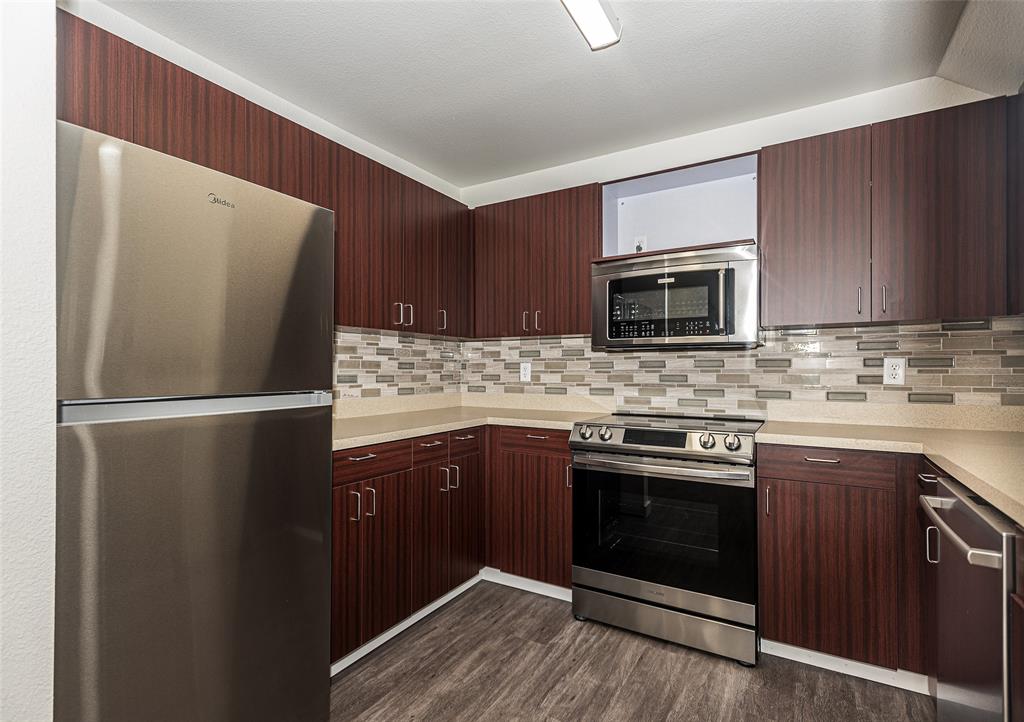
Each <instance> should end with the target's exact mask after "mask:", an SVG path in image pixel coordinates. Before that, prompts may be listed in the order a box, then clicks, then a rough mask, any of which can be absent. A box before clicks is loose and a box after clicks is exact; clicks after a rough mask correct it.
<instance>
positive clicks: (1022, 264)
mask: <svg viewBox="0 0 1024 722" xmlns="http://www.w3.org/2000/svg"><path fill="white" fill-rule="evenodd" d="M1006 157H1007V167H1006V213H1007V216H1006V222H1007V227H1006V234H1007V237H1006V241H1007V242H1006V251H1007V258H1006V260H1007V267H1008V269H1009V274H1010V277H1009V279H1008V288H1007V291H1008V295H1009V298H1008V308H1007V313H1011V314H1016V313H1024V95H1020V94H1018V95H1015V96H1013V97H1012V98H1008V99H1007V101H1006ZM1022 714H1024V712H1022Z"/></svg>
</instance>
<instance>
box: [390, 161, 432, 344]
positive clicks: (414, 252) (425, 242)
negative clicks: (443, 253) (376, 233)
mask: <svg viewBox="0 0 1024 722" xmlns="http://www.w3.org/2000/svg"><path fill="white" fill-rule="evenodd" d="M402 194H403V195H402V253H401V258H400V262H401V264H402V301H403V302H404V303H405V304H406V306H405V323H404V325H403V328H405V329H406V330H409V331H416V332H418V333H438V325H439V323H440V322H439V320H438V319H439V317H440V314H439V313H438V304H437V301H438V287H437V274H438V254H439V253H440V249H439V246H440V236H441V228H440V216H441V213H440V195H441V194H440V193H438V192H437V191H435V190H433V189H431V188H427V187H426V186H424V185H423V184H421V183H417V182H416V181H414V180H412V179H411V178H406V177H404V176H403V177H402Z"/></svg>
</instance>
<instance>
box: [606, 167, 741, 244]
mask: <svg viewBox="0 0 1024 722" xmlns="http://www.w3.org/2000/svg"><path fill="white" fill-rule="evenodd" d="M757 166H758V161H757V155H756V154H751V155H747V156H742V157H740V158H730V159H728V160H722V161H714V162H709V163H703V164H700V165H695V166H690V167H687V168H682V169H679V170H673V171H666V172H664V173H655V174H651V175H647V176H643V177H641V178H632V179H629V180H624V181H620V182H617V183H607V184H605V185H604V187H603V191H602V196H603V208H604V210H603V226H604V228H603V238H604V241H603V254H602V255H604V256H621V255H626V254H630V253H642V252H645V251H647V252H651V251H664V250H669V249H676V248H685V247H688V246H700V245H705V244H709V243H724V242H727V241H736V240H741V239H746V238H756V237H757V186H758V178H757V174H758V168H757Z"/></svg>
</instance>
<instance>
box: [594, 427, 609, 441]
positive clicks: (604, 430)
mask: <svg viewBox="0 0 1024 722" xmlns="http://www.w3.org/2000/svg"><path fill="white" fill-rule="evenodd" d="M597 438H599V439H600V440H601V441H610V440H611V438H612V430H611V429H609V428H608V427H607V426H602V427H601V430H600V431H598V432H597Z"/></svg>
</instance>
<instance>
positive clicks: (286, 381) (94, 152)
mask: <svg viewBox="0 0 1024 722" xmlns="http://www.w3.org/2000/svg"><path fill="white" fill-rule="evenodd" d="M333 218H334V214H333V213H332V212H331V211H329V210H325V209H323V208H319V207H317V206H313V205H310V204H309V203H305V202H303V201H300V200H297V199H295V198H291V197H290V196H286V195H283V194H281V193H276V192H274V191H270V190H267V189H266V188H262V187H260V186H257V185H254V184H252V183H248V182H246V181H243V180H240V179H238V178H233V177H231V176H228V175H225V174H223V173H218V172H216V171H212V170H209V169H208V168H203V167H202V166H198V165H195V164H193V163H188V162H185V161H182V160H179V159H177V158H172V157H171V156H168V155H164V154H163V153H158V152H156V151H153V150H149V149H147V148H143V147H141V146H138V145H133V144H131V143H126V142H124V141H120V140H117V139H115V138H111V137H109V136H106V135H103V134H101V133H96V132H93V131H90V130H86V129H84V128H80V127H78V126H75V125H70V124H68V123H63V122H58V128H57V281H58V284H57V288H58V291H57V305H58V313H57V343H58V348H57V350H58V354H57V397H58V398H59V399H66V400H73V399H118V398H132V397H168V396H204V395H205V396H218V395H226V394H256V393H271V392H280V391H295V390H311V389H324V388H330V386H331V363H332V357H331V344H332V334H333V313H332V307H333V278H334V238H333V228H334V225H333V224H334V220H333Z"/></svg>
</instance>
